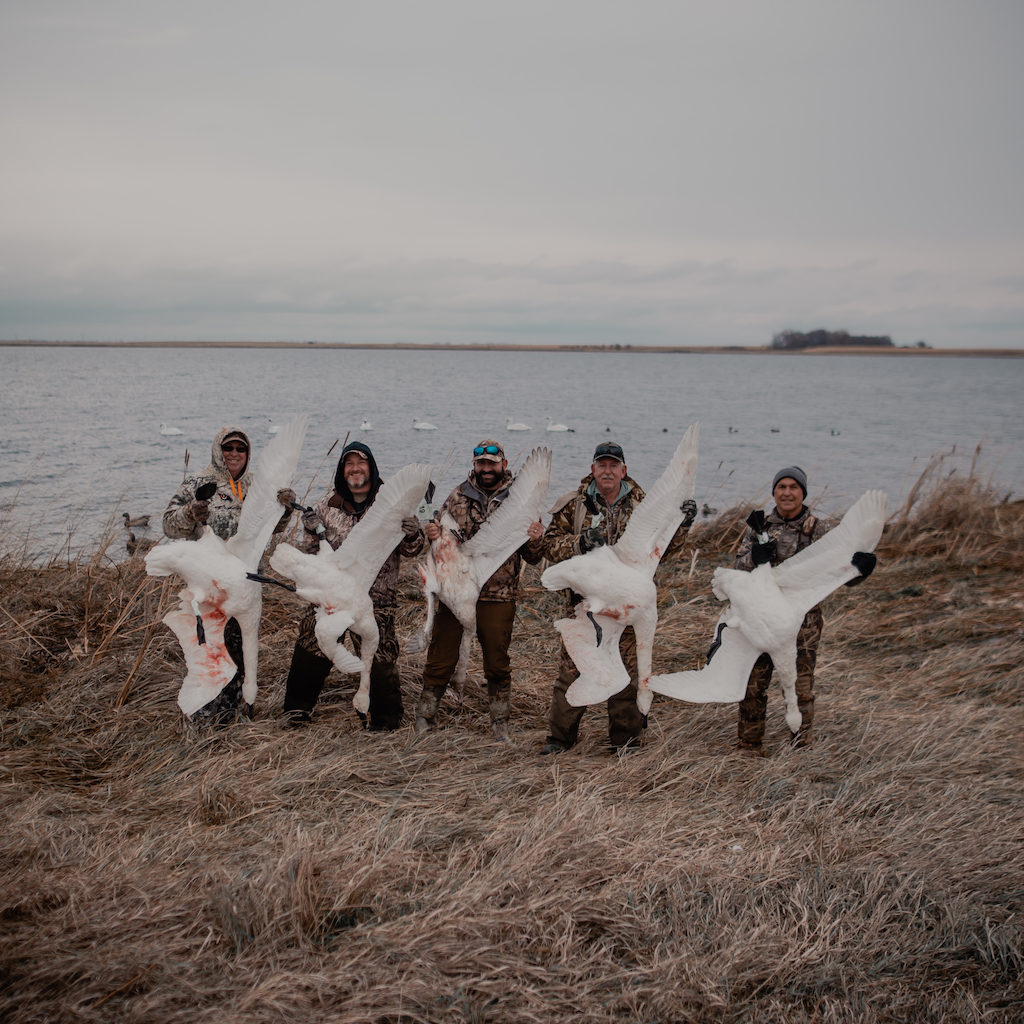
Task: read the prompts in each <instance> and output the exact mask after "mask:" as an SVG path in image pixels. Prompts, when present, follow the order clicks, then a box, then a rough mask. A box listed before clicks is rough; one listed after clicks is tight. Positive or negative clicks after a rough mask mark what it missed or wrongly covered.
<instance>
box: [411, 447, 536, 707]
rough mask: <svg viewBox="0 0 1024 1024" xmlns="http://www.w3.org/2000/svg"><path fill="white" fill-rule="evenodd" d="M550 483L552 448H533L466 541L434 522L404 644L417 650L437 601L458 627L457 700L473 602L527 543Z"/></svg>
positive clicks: (444, 519) (450, 525) (449, 525)
mask: <svg viewBox="0 0 1024 1024" xmlns="http://www.w3.org/2000/svg"><path fill="white" fill-rule="evenodd" d="M550 479H551V449H549V448H534V449H533V451H532V452H530V454H529V455H528V456H527V457H526V461H525V462H524V463H523V467H522V469H520V471H519V472H518V474H516V478H515V480H513V481H512V486H511V487H510V488H509V492H508V496H507V497H506V498H505V500H504V501H503V502H502V503H501V506H500V507H499V508H498V509H497V510H496V511H495V512H494V513H492V514H491V515H490V516H489V517H488V518H487V521H486V522H485V523H484V524H483V525H482V526H481V527H480V529H479V530H477V532H476V533H475V534H473V536H472V537H470V538H469V540H467V541H466V542H465V543H463V544H460V543H459V541H458V536H457V534H458V526H457V524H456V522H455V520H454V519H453V518H452V517H451V516H450V515H449V514H448V513H447V512H445V513H443V514H442V516H441V521H440V523H439V525H440V527H441V536H440V537H438V538H437V540H435V541H433V542H432V543H431V545H430V553H429V554H428V556H427V561H426V564H425V565H421V566H420V567H419V570H420V578H421V579H422V580H423V590H424V592H425V594H426V598H427V619H426V622H425V623H424V626H423V629H422V630H421V631H420V632H419V633H418V634H417V635H416V636H414V637H412V638H411V639H410V640H409V642H408V644H407V645H406V650H408V651H422V650H423V649H424V648H425V647H426V646H427V643H428V642H429V640H430V634H431V631H432V630H433V628H434V609H435V604H434V602H435V601H438V600H440V601H442V602H443V603H444V604H445V606H446V607H447V608H448V609H449V611H451V613H452V614H453V615H454V616H455V617H456V618H457V619H458V620H459V623H460V624H461V626H462V643H461V645H460V647H459V662H458V664H457V665H456V667H455V673H454V675H453V676H452V682H453V685H454V687H455V691H456V693H457V694H458V695H459V699H460V700H461V699H462V696H463V694H464V692H465V688H466V669H467V667H468V664H469V652H470V648H471V647H472V644H473V637H474V635H475V634H476V602H477V599H478V598H479V596H480V590H481V589H482V588H483V585H484V584H485V583H486V582H487V581H488V580H489V579H490V578H491V577H492V576H493V575H494V573H495V572H496V571H497V570H498V568H499V567H500V566H501V564H502V563H503V562H504V561H505V560H506V559H507V558H509V556H511V555H512V554H513V553H514V552H515V551H516V550H517V549H518V548H519V547H521V546H522V545H523V544H524V543H525V542H526V541H527V540H528V539H529V534H528V530H529V526H530V524H531V523H535V522H537V521H538V520H539V519H540V517H541V515H542V514H543V512H544V505H545V497H546V495H547V490H548V482H549V480H550Z"/></svg>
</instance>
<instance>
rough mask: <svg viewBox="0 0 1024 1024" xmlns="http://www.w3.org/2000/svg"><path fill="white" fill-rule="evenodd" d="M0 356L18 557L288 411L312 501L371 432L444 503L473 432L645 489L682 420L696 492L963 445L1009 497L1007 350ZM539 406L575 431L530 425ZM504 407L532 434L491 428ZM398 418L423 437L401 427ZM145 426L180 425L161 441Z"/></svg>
mask: <svg viewBox="0 0 1024 1024" xmlns="http://www.w3.org/2000/svg"><path fill="white" fill-rule="evenodd" d="M0 358H2V359H3V365H4V372H3V384H2V385H0V395H2V399H3V401H2V403H0V456H2V461H0V521H2V522H3V523H4V525H5V527H6V529H5V535H4V536H5V543H6V545H7V546H17V545H20V544H21V543H23V542H24V540H25V538H26V537H28V550H29V551H30V552H31V553H32V555H33V556H35V557H46V556H47V555H48V554H49V553H51V552H53V551H55V550H59V549H60V548H61V547H68V548H70V550H71V551H72V552H75V551H78V550H81V549H85V550H89V549H90V548H91V547H92V546H94V545H95V542H96V540H97V539H98V538H99V537H100V536H101V535H102V533H103V532H104V530H105V528H106V527H107V526H108V525H109V524H110V523H111V522H114V523H116V525H117V526H118V527H120V515H121V513H122V512H124V511H127V512H130V513H131V514H132V515H138V514H141V513H150V514H152V515H153V517H154V521H157V520H158V519H159V515H160V514H161V513H162V512H163V509H164V508H165V506H166V504H167V500H168V498H169V497H170V496H171V494H172V493H173V491H174V490H175V488H176V487H177V485H178V483H179V482H180V480H181V478H182V473H183V471H184V462H185V453H186V451H188V452H189V455H190V468H191V469H192V470H193V471H196V470H200V469H202V467H203V466H205V465H206V463H207V462H208V461H209V454H210V442H211V439H212V437H213V434H214V432H215V431H216V430H217V428H218V427H220V426H221V425H222V424H232V425H237V426H241V427H243V428H245V429H246V430H247V431H248V432H249V433H250V436H251V438H252V440H253V444H254V447H255V453H256V459H257V461H258V454H259V450H260V448H261V446H262V445H264V444H265V443H266V442H267V441H268V440H269V439H270V437H271V434H270V432H269V429H270V427H271V425H272V424H273V423H282V422H284V421H285V420H287V419H288V418H289V417H290V416H292V415H294V414H296V413H308V414H309V415H310V417H311V424H310V428H309V432H308V434H307V437H306V444H305V447H304V449H303V457H302V461H301V463H300V466H299V472H298V480H297V481H296V490H297V491H298V492H299V494H300V496H301V495H303V494H304V493H307V492H308V495H309V496H310V497H311V498H312V497H318V496H319V495H320V494H321V493H322V492H323V491H325V490H326V489H327V487H328V486H329V483H330V480H331V478H332V476H333V472H334V466H335V463H336V461H337V456H338V453H339V452H340V448H341V442H343V441H344V440H345V438H346V437H348V438H349V439H350V440H355V439H359V440H363V441H365V442H366V443H368V444H369V445H370V446H371V447H372V448H373V451H374V454H375V455H376V457H377V460H378V463H379V464H380V466H381V470H382V472H383V473H384V474H385V475H386V474H387V472H389V471H392V470H394V469H396V468H398V467H399V466H402V465H404V464H406V463H408V462H414V461H417V462H418V461H428V462H432V463H433V464H434V465H435V467H436V473H435V480H436V482H437V485H438V491H439V493H440V494H442V495H444V494H447V492H448V491H449V490H450V489H451V488H452V487H454V486H455V485H456V484H457V483H458V482H459V481H460V480H461V479H463V478H464V476H465V474H466V471H467V470H468V469H469V461H470V457H471V455H470V449H471V448H472V446H473V445H474V444H475V443H476V442H478V441H480V440H481V439H483V438H485V437H494V438H498V439H499V440H501V441H502V442H503V443H504V445H505V449H506V452H507V453H508V455H509V459H510V461H511V462H512V463H513V464H514V465H515V464H517V463H518V462H520V461H521V460H522V458H523V457H524V456H525V455H526V453H528V452H529V450H530V449H531V448H532V447H534V446H535V445H538V444H546V445H548V446H550V447H551V449H552V451H553V452H554V457H555V458H554V473H553V480H552V485H551V494H552V496H553V497H554V496H557V495H558V494H560V493H562V492H563V491H566V490H568V489H570V488H572V487H575V485H576V484H577V483H578V481H579V478H580V477H581V476H582V475H583V474H584V473H585V472H586V471H587V469H588V467H589V464H590V460H591V456H592V454H593V450H594V446H595V444H597V443H598V442H600V441H602V440H607V439H614V440H616V441H618V442H619V443H620V444H622V445H623V447H624V448H625V451H626V456H627V460H628V463H629V470H630V473H631V474H632V475H633V476H634V477H635V478H636V479H637V480H638V481H639V482H640V483H641V484H643V485H645V486H650V485H651V484H652V483H653V482H654V480H655V479H656V478H657V476H658V475H659V474H660V473H661V471H662V470H663V469H664V467H665V465H666V463H667V461H668V458H669V457H670V455H671V454H672V451H673V450H674V448H675V445H676V444H677V443H678V441H679V439H680V438H681V437H682V434H683V432H684V431H685V430H686V428H687V426H689V424H690V423H692V422H693V421H694V420H700V421H701V422H702V424H703V430H702V438H701V454H700V468H699V471H698V477H697V501H698V503H699V504H700V503H703V502H708V503H710V504H711V505H713V506H716V507H720V508H725V507H727V506H728V505H730V504H734V503H736V502H737V501H741V500H742V501H757V502H766V501H767V499H768V489H769V486H770V483H771V477H772V476H773V474H774V472H775V470H776V469H778V468H780V467H782V466H784V465H789V464H792V463H797V464H799V465H801V466H802V467H803V468H804V469H805V470H806V471H807V474H808V477H809V481H810V487H811V494H812V497H817V498H818V500H819V505H820V507H821V508H823V509H824V510H825V511H831V512H841V511H843V510H845V508H846V507H848V506H849V504H850V503H851V502H852V501H853V500H854V499H855V498H856V497H857V496H858V495H859V494H861V493H862V492H863V491H864V490H866V489H867V488H868V487H882V488H884V489H885V490H886V491H887V492H888V493H889V497H890V502H891V503H892V504H895V503H896V502H898V501H899V500H900V499H901V498H903V497H905V496H906V493H907V491H908V489H909V487H910V486H911V485H912V484H913V482H914V481H915V480H916V479H917V477H918V476H919V475H920V472H921V470H922V469H923V468H924V466H925V464H926V463H927V461H928V459H929V457H930V456H932V455H933V454H935V453H939V452H948V451H951V450H953V449H954V448H955V453H954V454H953V455H952V456H951V457H950V459H949V460H948V462H947V465H948V466H949V467H950V468H952V467H953V466H956V467H957V468H959V469H961V470H966V469H967V468H968V467H969V465H970V458H971V455H972V454H973V452H974V449H975V446H976V445H978V444H979V443H980V444H981V445H982V457H981V462H980V466H981V469H982V471H983V473H984V475H985V476H986V478H991V479H992V480H993V481H994V482H996V483H997V484H998V485H999V486H1000V487H1001V488H1002V489H1004V490H1005V491H1008V492H1012V493H1013V494H1014V495H1016V496H1020V494H1021V490H1022V487H1024V420H1022V418H1021V416H1020V395H1021V392H1022V390H1024V361H1022V360H1018V359H1010V358H1002V359H1000V358H948V357H939V356H915V357H913V358H910V357H908V358H896V357H890V358H885V357H878V356H874V357H873V356H843V357H834V358H833V357H824V356H818V357H814V356H797V357H783V356H771V355H764V356H762V355H749V354H742V355H740V354H721V355H710V354H675V353H665V354H640V353H636V354H624V353H578V354H577V353H566V352H558V353H551V352H491V351H480V352H443V351H423V352H400V351H388V352H383V351H358V350H353V351H339V350H313V349H236V350H232V349H206V350H197V351H190V350H182V349H133V348H125V349H109V348H96V349H89V348H85V349H78V348H75V349H65V348H0ZM549 417H550V418H551V419H553V420H554V421H555V422H556V423H563V424H566V425H568V426H570V427H572V428H573V430H572V432H561V433H552V432H548V431H547V430H546V429H545V427H546V421H547V419H548V418H549ZM508 418H511V419H512V420H513V421H519V422H522V423H525V424H527V425H529V426H530V428H531V429H530V430H528V431H520V432H514V431H509V430H508V429H506V420H507V419H508ZM364 419H366V420H368V421H369V423H370V429H369V430H368V431H364V430H362V429H361V424H362V422H363V420H364ZM414 419H415V420H427V421H429V422H431V423H433V424H434V425H435V426H436V428H437V429H436V430H433V431H417V430H414V429H413V428H412V423H413V420H414ZM161 423H166V424H168V425H172V426H175V427H177V428H179V429H180V430H181V431H182V434H180V435H177V436H170V437H167V436H163V435H161V433H160V424H161ZM332 445H337V447H335V448H334V450H333V451H331V452H330V454H328V452H329V450H330V449H331V448H332ZM69 536H70V540H69ZM120 550H121V549H120V547H119V546H118V547H112V548H111V552H112V553H115V552H118V551H120Z"/></svg>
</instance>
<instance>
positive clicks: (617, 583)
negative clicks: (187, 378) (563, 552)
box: [540, 423, 700, 715]
mask: <svg viewBox="0 0 1024 1024" xmlns="http://www.w3.org/2000/svg"><path fill="white" fill-rule="evenodd" d="M699 442H700V424H699V423H694V424H693V425H692V426H691V427H690V429H689V430H687V431H686V433H685V434H684V435H683V439H682V440H681V441H680V442H679V445H678V446H677V447H676V450H675V454H674V455H673V456H672V461H671V462H670V463H669V465H668V467H667V468H666V469H665V471H664V472H663V473H662V474H661V476H660V477H659V478H658V481H657V483H655V485H654V486H653V487H652V488H651V489H650V491H648V492H647V495H646V497H645V498H644V500H643V501H641V502H640V504H639V505H637V507H636V509H635V510H634V511H633V514H632V515H631V516H630V517H629V522H628V523H627V524H626V529H625V531H624V532H623V534H622V536H621V537H620V538H619V540H618V541H617V542H616V543H615V544H610V545H606V546H604V547H599V548H594V549H593V550H591V551H588V552H587V553H586V554H584V555H575V556H573V557H572V558H568V559H566V560H565V561H564V562H557V563H555V564H554V565H552V566H550V567H549V568H548V569H546V570H545V571H544V573H543V575H542V576H541V578H540V581H541V583H543V584H544V586H545V587H547V588H548V589H549V590H565V589H570V590H574V591H575V592H576V593H577V594H581V595H582V597H583V600H582V601H580V602H579V604H577V605H576V610H575V613H574V616H573V618H571V619H559V620H557V621H556V622H555V629H557V630H558V632H559V633H561V634H562V639H563V641H564V642H565V649H566V650H567V651H568V652H569V656H570V657H571V658H572V660H573V662H574V663H575V665H576V668H577V669H578V670H579V673H580V674H579V677H578V678H577V679H576V680H575V681H574V682H573V684H572V685H571V686H570V687H569V689H568V690H567V691H566V694H565V697H566V700H568V702H569V703H570V704H572V705H575V706H576V707H580V706H582V705H584V704H597V703H599V702H600V701H605V700H607V699H608V698H609V697H612V696H614V695H615V694H616V693H618V692H619V691H620V690H621V689H622V688H623V687H625V686H626V685H627V684H628V683H629V672H628V671H627V669H626V666H625V665H624V664H623V663H622V656H621V655H620V654H619V639H620V637H621V636H622V632H623V630H624V629H625V628H626V626H632V627H633V631H634V633H635V634H636V660H637V668H638V674H639V687H638V690H637V699H636V702H637V706H638V707H639V708H640V711H641V713H642V714H645V715H646V714H647V712H648V711H649V710H650V707H651V700H652V699H653V698H652V694H651V691H650V690H649V689H648V687H647V680H648V678H649V677H650V675H651V670H652V658H653V650H654V631H655V627H656V626H657V623H658V588H657V587H656V586H655V584H654V572H655V570H656V569H657V567H658V563H659V561H661V556H662V554H663V552H664V551H665V549H666V548H667V547H668V544H669V542H670V541H671V540H672V537H673V536H674V535H675V532H676V530H677V529H678V528H679V524H680V523H681V522H682V520H683V512H682V509H681V508H680V506H681V505H682V504H683V502H684V501H687V500H689V499H691V498H692V497H693V492H694V486H695V484H696V478H697V449H698V445H699Z"/></svg>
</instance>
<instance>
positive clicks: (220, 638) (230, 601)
mask: <svg viewBox="0 0 1024 1024" xmlns="http://www.w3.org/2000/svg"><path fill="white" fill-rule="evenodd" d="M308 422H309V421H308V417H306V416H296V417H295V418H294V419H293V420H292V421H291V422H290V423H289V424H288V426H287V427H286V428H285V429H284V430H282V431H281V432H280V433H279V434H277V435H276V436H275V437H274V438H273V440H272V441H271V442H270V443H269V444H268V445H267V447H266V448H265V449H264V451H263V453H262V457H261V459H260V463H259V465H258V466H257V468H256V470H255V471H254V474H253V480H252V483H251V484H250V486H249V491H248V493H247V494H246V496H245V501H244V502H243V503H242V512H241V514H240V516H239V519H238V531H237V532H236V533H235V535H234V536H232V537H231V538H230V539H228V540H227V541H224V540H221V538H220V537H218V536H217V535H216V534H215V533H214V532H213V530H211V529H210V527H209V526H207V527H206V528H205V529H204V530H203V533H202V535H201V536H200V538H199V539H198V540H194V541H193V540H174V541H170V542H169V543H167V544H160V545H158V546H157V547H155V548H153V549H152V550H151V551H150V552H149V554H147V555H146V572H147V573H148V574H149V575H150V576H170V575H171V574H172V573H176V574H177V575H179V576H180V577H181V578H182V579H183V580H184V581H185V584H186V586H185V589H184V590H182V591H181V592H180V594H179V599H180V604H179V607H178V608H177V609H175V610H174V611H172V612H170V613H168V615H166V616H165V617H164V622H166V623H167V625H168V626H170V628H171V629H172V630H173V631H174V633H175V635H176V636H177V637H178V639H179V641H180V642H181V646H182V650H183V652H184V655H185V667H186V670H187V671H186V675H185V679H184V680H183V682H182V685H181V690H180V691H179V693H178V706H179V707H180V708H181V710H182V711H183V712H184V713H185V714H186V715H191V714H192V713H193V712H194V711H198V710H199V708H201V707H203V706H204V705H205V704H207V703H209V701H210V700H212V699H213V697H215V696H216V695H217V694H218V693H220V691H221V690H222V689H223V688H224V686H225V685H226V684H227V683H228V682H230V680H231V677H232V676H233V675H234V671H235V670H234V662H232V661H231V658H230V657H228V656H227V654H226V651H225V649H224V626H225V625H226V623H227V620H228V619H232V618H233V619H236V620H237V622H238V625H239V628H240V629H241V633H242V657H243V660H244V661H245V677H244V681H243V683H242V696H243V698H244V699H245V701H246V703H248V704H252V703H254V702H255V700H256V692H257V682H256V680H257V660H258V657H259V625H260V615H261V613H262V609H263V591H262V585H261V584H259V583H256V582H254V581H252V580H250V579H247V578H246V573H247V572H255V571H257V569H258V568H259V562H260V558H261V557H262V555H263V551H264V549H265V548H266V546H267V542H268V541H269V540H270V537H271V535H272V533H273V530H274V527H275V526H276V525H277V523H278V522H279V521H280V519H281V515H282V513H283V511H284V510H283V509H282V507H281V504H280V502H278V501H277V492H278V491H279V490H280V489H282V488H286V487H290V486H291V484H292V477H293V475H294V473H295V466H296V465H297V463H298V461H299V454H300V452H301V449H302V441H303V439H304V437H305V435H306V427H307V424H308ZM193 601H194V602H196V607H198V609H199V614H200V616H201V618H202V623H203V629H204V632H205V639H206V642H205V643H203V644H200V643H199V640H198V628H197V623H196V613H195V611H194V610H193ZM204 648H208V649H204ZM229 667H230V671H229Z"/></svg>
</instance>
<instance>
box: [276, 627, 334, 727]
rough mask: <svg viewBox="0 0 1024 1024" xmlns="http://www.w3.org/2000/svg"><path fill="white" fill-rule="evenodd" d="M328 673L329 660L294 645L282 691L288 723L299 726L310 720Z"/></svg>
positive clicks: (329, 668)
mask: <svg viewBox="0 0 1024 1024" xmlns="http://www.w3.org/2000/svg"><path fill="white" fill-rule="evenodd" d="M330 671H331V659H330V658H328V657H326V656H325V655H323V654H320V653H317V654H313V653H312V652H311V651H307V650H306V649H305V648H304V647H300V646H299V645H298V644H296V645H295V650H293V651H292V664H291V668H289V670H288V680H287V682H286V683H285V691H284V713H285V717H286V718H287V719H288V720H289V722H294V723H296V724H299V723H302V722H308V721H309V720H310V719H311V718H312V715H313V706H314V705H315V704H316V702H317V698H318V697H319V696H320V691H321V690H322V689H323V688H324V681H325V680H326V679H327V676H328V674H329V673H330Z"/></svg>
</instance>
